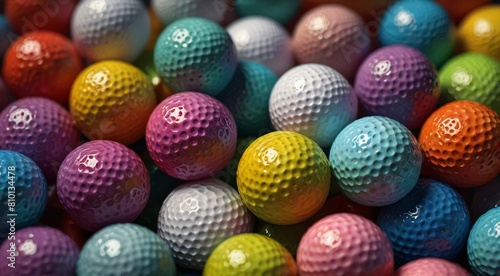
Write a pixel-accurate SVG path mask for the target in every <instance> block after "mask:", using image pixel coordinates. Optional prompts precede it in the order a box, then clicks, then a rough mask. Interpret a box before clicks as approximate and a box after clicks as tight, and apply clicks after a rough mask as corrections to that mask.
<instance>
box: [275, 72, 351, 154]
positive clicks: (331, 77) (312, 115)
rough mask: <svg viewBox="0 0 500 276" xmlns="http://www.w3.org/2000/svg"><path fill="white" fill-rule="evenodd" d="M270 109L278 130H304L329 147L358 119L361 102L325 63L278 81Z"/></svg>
mask: <svg viewBox="0 0 500 276" xmlns="http://www.w3.org/2000/svg"><path fill="white" fill-rule="evenodd" d="M269 112H270V114H271V122H272V124H273V126H274V127H275V128H276V129H278V130H288V131H295V132H299V133H302V134H304V135H306V136H307V137H309V138H311V139H313V140H314V141H315V142H316V143H318V144H319V146H321V147H324V148H327V147H329V146H331V145H332V143H333V140H334V139H335V137H337V135H338V134H339V132H340V131H341V130H342V129H343V128H344V127H345V126H346V125H348V124H349V123H350V122H352V121H353V120H354V119H355V118H356V113H357V112H358V101H357V98H356V93H355V92H354V89H353V88H352V87H351V85H350V84H349V82H348V81H347V80H346V79H345V78H344V77H343V76H342V75H341V74H339V73H338V72H337V71H335V70H334V69H332V68H330V67H328V66H326V65H321V64H304V65H299V66H297V67H294V68H292V69H290V70H289V71H288V72H286V73H285V74H284V75H283V76H282V77H281V78H280V79H279V80H278V82H277V83H276V85H275V86H274V88H273V91H272V93H271V98H270V100H269Z"/></svg>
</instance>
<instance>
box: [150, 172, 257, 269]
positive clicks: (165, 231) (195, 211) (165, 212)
mask: <svg viewBox="0 0 500 276" xmlns="http://www.w3.org/2000/svg"><path fill="white" fill-rule="evenodd" d="M252 230H253V219H252V216H251V213H250V211H248V209H247V208H246V207H245V205H244V204H243V202H242V201H241V198H240V196H239V194H238V192H237V191H236V190H235V189H234V188H232V187H231V186H229V185H228V184H226V183H224V182H222V181H220V180H218V179H212V178H207V179H202V180H198V181H193V182H188V183H185V184H183V185H181V186H179V187H177V188H176V189H174V190H173V191H172V192H171V193H170V194H169V195H168V197H167V198H166V199H165V201H164V202H163V206H162V208H161V210H160V215H159V217H158V234H159V235H160V237H162V238H163V239H164V240H165V241H166V242H167V243H168V245H169V246H170V248H171V249H172V252H173V257H174V259H175V261H176V262H177V263H178V264H180V265H182V266H185V267H188V268H193V269H203V266H204V265H205V262H206V261H207V259H208V256H209V255H210V254H211V253H212V251H213V250H214V248H215V247H216V246H218V245H219V244H220V243H221V242H222V241H224V240H225V239H227V238H229V237H231V236H234V235H236V234H240V233H246V232H251V231H252Z"/></svg>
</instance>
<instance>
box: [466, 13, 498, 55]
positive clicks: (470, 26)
mask: <svg viewBox="0 0 500 276" xmlns="http://www.w3.org/2000/svg"><path fill="white" fill-rule="evenodd" d="M458 38H459V40H458V41H459V46H460V50H462V51H470V52H479V53H483V54H486V55H490V56H492V57H494V58H496V59H497V60H500V6H499V5H488V6H484V7H481V8H479V9H476V10H473V11H471V12H470V13H469V14H468V15H467V16H466V17H465V18H464V20H463V21H462V23H461V24H460V26H459V29H458Z"/></svg>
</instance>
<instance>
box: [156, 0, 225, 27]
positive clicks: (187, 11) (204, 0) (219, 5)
mask: <svg viewBox="0 0 500 276" xmlns="http://www.w3.org/2000/svg"><path fill="white" fill-rule="evenodd" d="M151 6H152V7H153V10H154V11H155V13H156V14H157V15H158V18H159V19H160V21H161V22H162V23H163V25H164V26H168V25H169V24H170V23H172V22H174V21H176V20H178V19H182V18H184V17H193V16H196V17H203V18H207V19H210V20H212V21H215V22H217V23H219V24H220V23H222V22H223V21H224V15H225V14H226V13H227V12H228V10H229V9H231V4H230V3H229V0H152V1H151Z"/></svg>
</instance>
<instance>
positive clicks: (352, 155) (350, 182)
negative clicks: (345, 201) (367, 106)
mask: <svg viewBox="0 0 500 276" xmlns="http://www.w3.org/2000/svg"><path fill="white" fill-rule="evenodd" d="M330 164H331V166H332V168H333V172H334V174H335V177H336V179H337V183H338V184H339V186H340V188H341V189H342V192H343V193H344V194H345V195H346V196H347V197H349V198H350V199H352V200H353V201H356V202H358V203H360V204H363V205H368V206H385V205H389V204H392V203H394V202H396V201H398V200H400V199H402V198H403V197H404V196H406V195H407V194H408V193H409V192H410V191H411V190H412V189H413V187H414V186H415V184H416V183H417V180H418V177H419V175H420V171H421V167H422V154H421V153H420V146H419V144H418V142H417V139H416V138H415V137H414V136H413V134H412V133H411V132H410V131H409V130H408V129H407V128H406V127H405V126H403V125H402V124H401V123H399V122H398V121H396V120H393V119H390V118H387V117H382V116H368V117H364V118H361V119H358V120H356V121H354V122H352V123H351V124H349V125H348V126H347V127H345V128H344V129H343V130H342V131H341V132H340V133H339V135H338V136H337V138H336V139H335V141H334V142H333V145H332V147H331V150H330Z"/></svg>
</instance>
